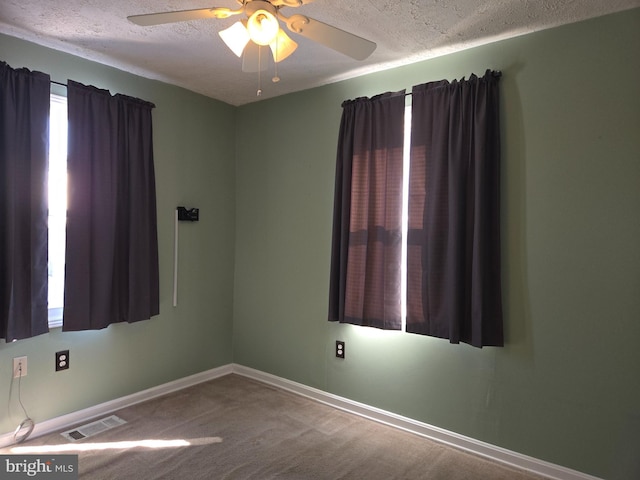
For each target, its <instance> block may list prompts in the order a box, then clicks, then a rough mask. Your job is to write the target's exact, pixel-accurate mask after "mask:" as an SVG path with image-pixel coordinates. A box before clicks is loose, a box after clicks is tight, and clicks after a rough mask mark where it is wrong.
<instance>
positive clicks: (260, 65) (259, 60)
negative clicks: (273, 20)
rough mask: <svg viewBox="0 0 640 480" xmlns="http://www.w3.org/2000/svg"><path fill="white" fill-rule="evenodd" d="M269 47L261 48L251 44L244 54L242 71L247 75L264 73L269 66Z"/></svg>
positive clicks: (248, 44)
mask: <svg viewBox="0 0 640 480" xmlns="http://www.w3.org/2000/svg"><path fill="white" fill-rule="evenodd" d="M270 55H271V53H270V50H269V47H261V46H260V45H258V44H257V43H253V42H249V43H247V46H246V47H244V51H243V52H242V71H243V72H245V73H255V72H263V71H265V70H266V69H267V67H268V66H269V56H270Z"/></svg>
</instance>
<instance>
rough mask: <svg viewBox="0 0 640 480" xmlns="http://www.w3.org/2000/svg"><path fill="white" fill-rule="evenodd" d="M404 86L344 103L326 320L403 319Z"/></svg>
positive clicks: (379, 324)
mask: <svg viewBox="0 0 640 480" xmlns="http://www.w3.org/2000/svg"><path fill="white" fill-rule="evenodd" d="M404 104H405V94H404V91H402V92H395V93H385V94H382V95H378V96H376V97H373V98H371V99H368V98H358V99H356V100H349V101H346V102H344V103H343V105H342V107H343V111H342V120H341V123H340V131H339V137H338V152H337V159H336V181H335V193H334V195H335V198H334V214H333V240H332V252H331V273H330V286H329V290H330V295H329V321H333V322H341V323H351V324H355V325H366V326H370V327H376V328H382V329H392V330H397V329H400V327H401V303H400V283H401V269H400V262H401V252H402V244H401V241H402V155H403V140H404V136H403V135H404Z"/></svg>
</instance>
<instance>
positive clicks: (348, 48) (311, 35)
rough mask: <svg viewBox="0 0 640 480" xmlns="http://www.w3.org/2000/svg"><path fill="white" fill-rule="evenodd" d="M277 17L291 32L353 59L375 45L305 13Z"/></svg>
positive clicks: (367, 52)
mask: <svg viewBox="0 0 640 480" xmlns="http://www.w3.org/2000/svg"><path fill="white" fill-rule="evenodd" d="M278 18H280V19H281V20H282V21H284V22H285V23H286V24H287V28H289V30H291V31H292V32H293V33H297V34H298V35H302V36H303V37H306V38H308V39H310V40H313V41H314V42H318V43H320V44H322V45H324V46H325V47H329V48H331V49H333V50H335V51H337V52H340V53H343V54H344V55H347V56H349V57H351V58H354V59H355V60H364V59H365V58H367V57H368V56H369V55H371V54H372V53H373V51H374V50H375V49H376V46H377V45H376V44H375V43H374V42H372V41H370V40H366V39H364V38H362V37H358V36H357V35H354V34H352V33H349V32H345V31H344V30H341V29H339V28H337V27H333V26H331V25H328V24H326V23H323V22H321V21H319V20H314V19H313V18H310V17H307V16H305V15H292V16H290V17H285V16H284V15H282V14H280V13H278Z"/></svg>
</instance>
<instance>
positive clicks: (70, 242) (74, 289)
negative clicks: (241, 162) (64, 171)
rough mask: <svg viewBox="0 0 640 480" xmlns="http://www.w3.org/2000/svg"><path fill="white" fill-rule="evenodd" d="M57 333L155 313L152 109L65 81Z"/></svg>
mask: <svg viewBox="0 0 640 480" xmlns="http://www.w3.org/2000/svg"><path fill="white" fill-rule="evenodd" d="M67 91H68V99H67V103H68V110H69V140H68V167H67V168H68V175H69V180H68V182H69V187H68V207H67V240H66V252H67V253H66V259H65V265H66V269H65V299H64V313H63V315H64V318H63V330H65V331H72V330H89V329H101V328H104V327H107V326H108V325H109V324H111V323H116V322H136V321H140V320H145V319H149V318H151V317H152V316H154V315H157V314H158V313H159V281H158V239H157V225H156V223H157V218H156V215H157V213H156V191H155V173H154V164H153V142H152V136H153V135H152V123H151V112H152V109H153V108H154V105H153V104H151V103H149V102H145V101H143V100H139V99H135V98H131V97H127V96H124V95H115V96H112V95H111V94H110V93H109V92H108V91H106V90H100V89H97V88H95V87H90V86H84V85H82V84H80V83H77V82H73V81H71V80H70V81H69V82H68V89H67Z"/></svg>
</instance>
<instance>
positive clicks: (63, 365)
mask: <svg viewBox="0 0 640 480" xmlns="http://www.w3.org/2000/svg"><path fill="white" fill-rule="evenodd" d="M67 368H69V350H61V351H60V352H56V372H59V371H60V370H66V369H67Z"/></svg>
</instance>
